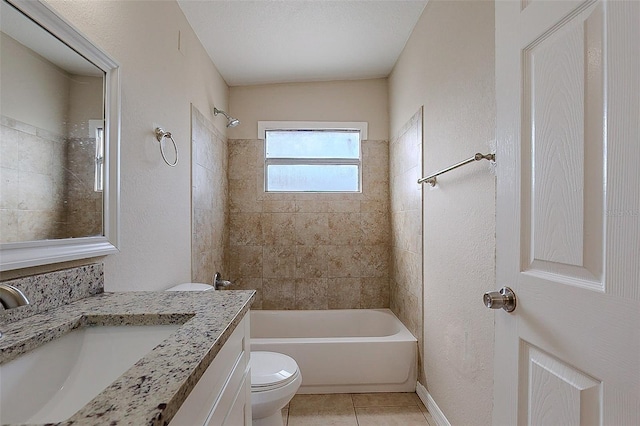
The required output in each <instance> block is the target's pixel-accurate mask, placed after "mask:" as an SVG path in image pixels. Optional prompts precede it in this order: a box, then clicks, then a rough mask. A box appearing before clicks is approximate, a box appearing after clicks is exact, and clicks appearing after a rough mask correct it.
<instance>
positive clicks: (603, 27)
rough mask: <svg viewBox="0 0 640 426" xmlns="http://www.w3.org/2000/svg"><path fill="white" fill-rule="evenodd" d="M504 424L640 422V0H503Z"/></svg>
mask: <svg viewBox="0 0 640 426" xmlns="http://www.w3.org/2000/svg"><path fill="white" fill-rule="evenodd" d="M496 91H497V95H496V96H497V137H498V144H497V145H498V150H497V158H496V161H497V164H498V186H497V237H496V238H497V284H498V286H499V287H502V286H508V287H511V288H512V289H513V290H514V291H515V294H516V297H517V308H516V310H515V311H514V312H513V313H507V312H504V311H502V310H498V311H496V314H495V320H496V338H495V339H496V342H495V343H496V346H495V382H494V383H495V394H494V410H493V422H494V424H495V425H500V426H502V425H505V426H506V425H508V426H511V425H516V424H517V425H552V426H564V425H614V426H623V425H634V426H637V425H640V266H639V265H640V100H639V98H640V1H638V0H629V1H617V0H616V1H602V0H600V1H548V0H547V1H541V0H514V1H497V2H496Z"/></svg>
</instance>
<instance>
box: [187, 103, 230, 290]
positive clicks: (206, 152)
mask: <svg viewBox="0 0 640 426" xmlns="http://www.w3.org/2000/svg"><path fill="white" fill-rule="evenodd" d="M191 144H192V145H191V173H192V178H191V203H192V215H193V218H192V221H191V265H192V269H191V278H192V280H193V281H194V282H200V283H209V284H211V282H212V281H213V275H214V274H215V273H216V272H220V273H221V274H223V276H226V275H227V273H228V268H227V266H226V263H225V252H226V248H227V247H228V244H229V228H228V222H229V220H228V219H229V218H228V200H229V184H228V181H227V167H228V152H227V151H228V150H227V140H226V138H225V137H224V136H223V135H222V134H221V133H220V132H219V131H218V130H216V128H215V127H214V126H213V123H211V122H210V121H209V120H208V119H207V118H206V117H205V116H204V115H203V114H201V113H200V111H198V110H197V109H196V108H195V107H194V106H192V107H191Z"/></svg>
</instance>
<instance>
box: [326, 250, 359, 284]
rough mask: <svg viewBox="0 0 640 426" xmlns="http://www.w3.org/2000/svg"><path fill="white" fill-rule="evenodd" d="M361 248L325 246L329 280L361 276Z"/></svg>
mask: <svg viewBox="0 0 640 426" xmlns="http://www.w3.org/2000/svg"><path fill="white" fill-rule="evenodd" d="M362 252H363V248H362V247H361V246H327V253H328V259H329V262H328V271H327V276H328V277H329V278H357V277H361V274H362V259H363V253H362Z"/></svg>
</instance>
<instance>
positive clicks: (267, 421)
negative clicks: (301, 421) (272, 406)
mask: <svg viewBox="0 0 640 426" xmlns="http://www.w3.org/2000/svg"><path fill="white" fill-rule="evenodd" d="M283 425H284V420H283V419H282V410H278V411H276V412H275V413H273V414H272V415H271V416H269V417H264V418H262V419H253V420H251V426H283Z"/></svg>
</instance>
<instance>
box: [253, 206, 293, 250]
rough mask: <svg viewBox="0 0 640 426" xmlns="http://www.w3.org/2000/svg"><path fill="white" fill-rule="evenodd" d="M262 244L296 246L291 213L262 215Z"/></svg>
mask: <svg viewBox="0 0 640 426" xmlns="http://www.w3.org/2000/svg"><path fill="white" fill-rule="evenodd" d="M261 220H262V234H263V242H264V244H266V245H281V246H294V245H296V241H297V240H296V228H295V215H294V214H293V213H262V216H261Z"/></svg>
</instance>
